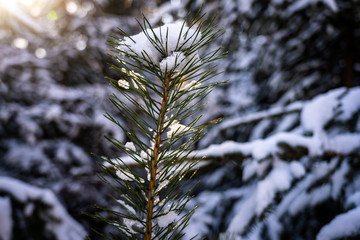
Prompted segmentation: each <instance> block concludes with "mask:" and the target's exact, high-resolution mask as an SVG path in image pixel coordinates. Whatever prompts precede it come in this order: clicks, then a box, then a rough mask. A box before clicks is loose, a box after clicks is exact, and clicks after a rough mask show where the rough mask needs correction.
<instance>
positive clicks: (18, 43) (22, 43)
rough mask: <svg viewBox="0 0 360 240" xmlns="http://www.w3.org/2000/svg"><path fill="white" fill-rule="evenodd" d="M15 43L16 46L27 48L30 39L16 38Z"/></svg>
mask: <svg viewBox="0 0 360 240" xmlns="http://www.w3.org/2000/svg"><path fill="white" fill-rule="evenodd" d="M13 45H14V47H16V48H19V49H25V48H27V47H28V45H29V41H28V40H27V39H25V38H15V39H14V41H13Z"/></svg>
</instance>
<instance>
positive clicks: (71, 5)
mask: <svg viewBox="0 0 360 240" xmlns="http://www.w3.org/2000/svg"><path fill="white" fill-rule="evenodd" d="M77 10H78V5H77V4H76V2H74V1H70V2H67V3H66V11H67V12H68V13H69V14H75V13H76V12H77Z"/></svg>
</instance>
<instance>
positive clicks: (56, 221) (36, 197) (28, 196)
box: [0, 177, 86, 240]
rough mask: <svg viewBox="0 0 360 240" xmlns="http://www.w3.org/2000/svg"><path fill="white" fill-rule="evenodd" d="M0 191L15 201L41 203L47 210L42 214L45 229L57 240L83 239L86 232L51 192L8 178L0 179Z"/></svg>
mask: <svg viewBox="0 0 360 240" xmlns="http://www.w3.org/2000/svg"><path fill="white" fill-rule="evenodd" d="M0 190H1V191H2V192H8V193H9V194H10V195H11V196H12V197H13V198H15V199H16V200H17V201H20V202H23V203H27V202H29V201H41V202H43V203H44V204H46V205H48V206H49V208H48V210H47V211H46V212H44V213H43V214H44V216H43V217H45V218H46V219H53V221H46V226H45V227H46V229H47V230H48V231H49V232H52V233H53V234H54V235H55V237H56V239H58V240H77V239H84V238H85V235H86V231H85V230H84V228H83V227H82V226H81V225H80V224H79V223H78V222H76V221H75V220H74V219H73V218H72V217H71V216H70V215H69V214H68V213H67V211H66V209H65V208H64V207H63V206H62V205H61V203H60V202H59V200H58V199H57V198H56V196H55V195H54V193H53V192H51V191H50V190H48V189H41V188H38V187H35V186H32V185H30V184H27V183H24V182H21V181H19V180H17V179H13V178H9V177H0Z"/></svg>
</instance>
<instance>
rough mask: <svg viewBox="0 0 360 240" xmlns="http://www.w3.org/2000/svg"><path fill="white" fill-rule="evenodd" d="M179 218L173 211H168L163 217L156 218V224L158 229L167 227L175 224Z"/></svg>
mask: <svg viewBox="0 0 360 240" xmlns="http://www.w3.org/2000/svg"><path fill="white" fill-rule="evenodd" d="M178 218H179V215H178V214H177V213H176V212H175V211H170V212H168V213H166V214H165V215H162V216H160V217H158V218H157V224H158V225H159V227H167V226H169V224H171V223H173V222H175V221H176V220H177V219H178Z"/></svg>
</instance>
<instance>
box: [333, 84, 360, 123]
mask: <svg viewBox="0 0 360 240" xmlns="http://www.w3.org/2000/svg"><path fill="white" fill-rule="evenodd" d="M340 103H341V107H340V111H341V113H340V115H339V116H338V117H337V119H339V120H341V121H346V120H349V119H350V118H351V117H352V116H353V115H354V114H355V113H356V112H358V111H359V110H360V87H354V88H352V89H350V90H349V92H348V93H347V94H346V95H345V96H344V97H343V98H342V99H341V100H340Z"/></svg>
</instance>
